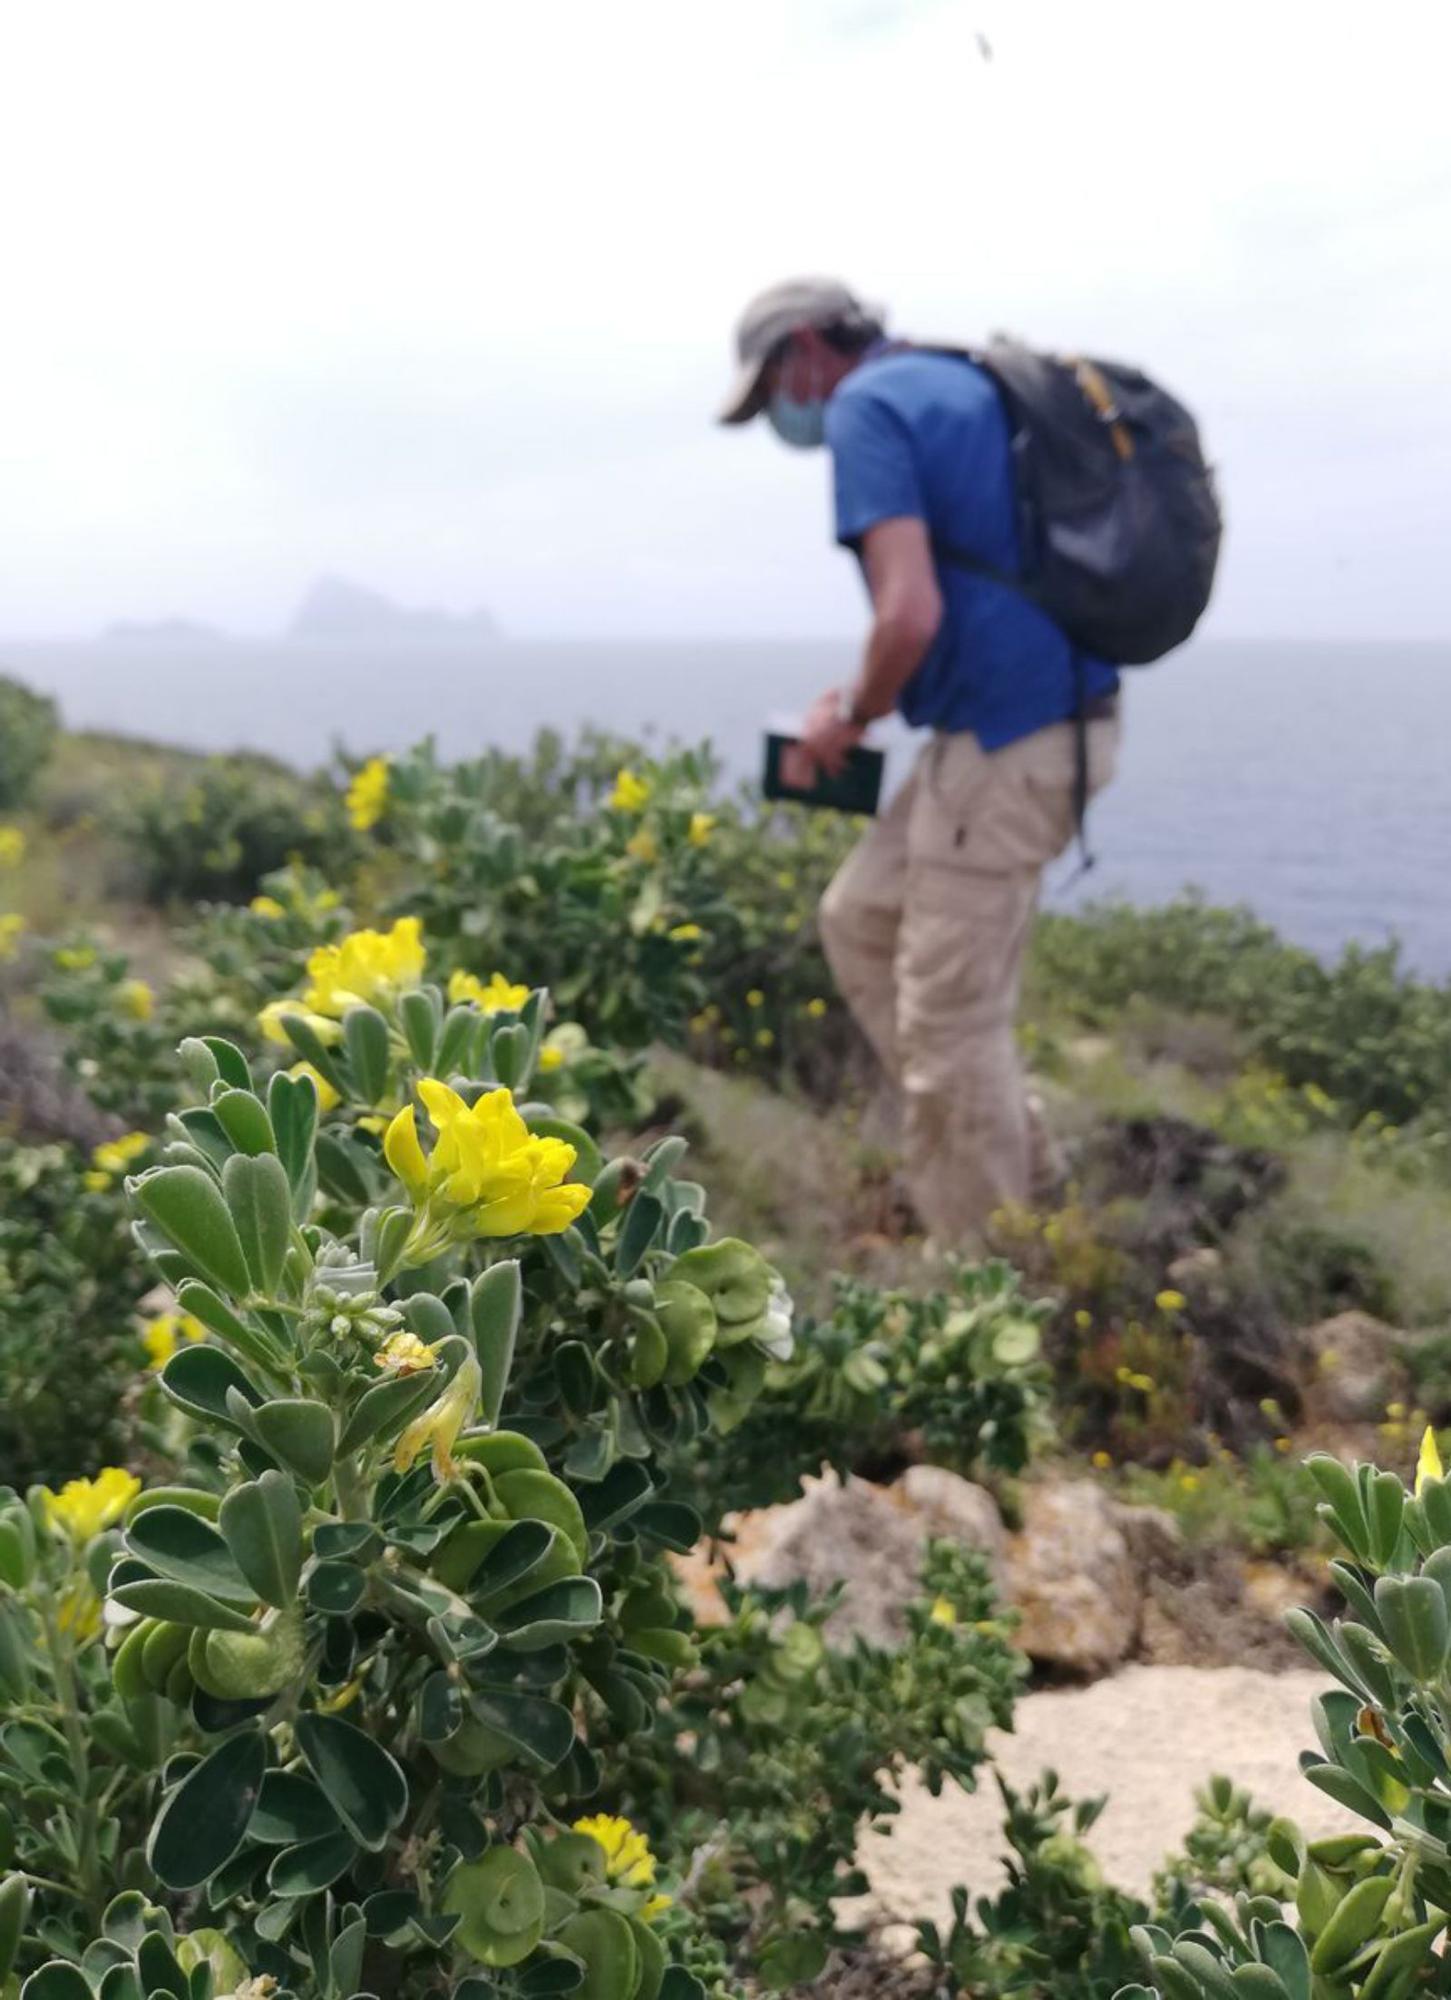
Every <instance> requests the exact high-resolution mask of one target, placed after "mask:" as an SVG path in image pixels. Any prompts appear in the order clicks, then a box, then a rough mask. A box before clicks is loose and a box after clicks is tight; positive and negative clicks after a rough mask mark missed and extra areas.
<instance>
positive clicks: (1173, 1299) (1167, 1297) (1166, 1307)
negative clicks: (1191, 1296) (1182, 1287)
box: [1154, 1291, 1189, 1313]
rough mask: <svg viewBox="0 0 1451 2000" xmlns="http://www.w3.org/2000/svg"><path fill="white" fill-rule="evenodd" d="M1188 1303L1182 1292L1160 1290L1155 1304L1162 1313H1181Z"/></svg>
mask: <svg viewBox="0 0 1451 2000" xmlns="http://www.w3.org/2000/svg"><path fill="white" fill-rule="evenodd" d="M1188 1303H1189V1301H1188V1300H1187V1299H1186V1298H1185V1296H1184V1294H1183V1293H1182V1292H1173V1291H1165V1292H1160V1293H1158V1294H1157V1296H1156V1297H1155V1299H1154V1304H1155V1305H1156V1306H1157V1307H1158V1308H1159V1311H1160V1312H1161V1313H1181V1312H1183V1310H1184V1308H1185V1306H1186V1305H1188Z"/></svg>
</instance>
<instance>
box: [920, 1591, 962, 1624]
mask: <svg viewBox="0 0 1451 2000" xmlns="http://www.w3.org/2000/svg"><path fill="white" fill-rule="evenodd" d="M927 1615H928V1617H929V1618H930V1619H931V1620H932V1623H933V1624H934V1625H955V1624H956V1623H957V1613H956V1611H955V1610H954V1609H953V1607H952V1605H951V1604H949V1603H948V1601H947V1599H946V1598H945V1597H938V1598H934V1599H933V1603H932V1609H931V1611H930V1612H929V1613H928V1614H927Z"/></svg>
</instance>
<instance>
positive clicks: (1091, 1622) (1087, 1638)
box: [1008, 1479, 1143, 1674]
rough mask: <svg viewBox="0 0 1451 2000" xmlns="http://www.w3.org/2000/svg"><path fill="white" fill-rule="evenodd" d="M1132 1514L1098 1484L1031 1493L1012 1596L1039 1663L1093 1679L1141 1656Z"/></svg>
mask: <svg viewBox="0 0 1451 2000" xmlns="http://www.w3.org/2000/svg"><path fill="white" fill-rule="evenodd" d="M1125 1511H1129V1510H1124V1509H1121V1508H1118V1507H1116V1506H1115V1504H1114V1502H1113V1501H1112V1500H1111V1499H1110V1497H1109V1496H1108V1495H1107V1494H1106V1493H1105V1492H1104V1491H1103V1489H1102V1488H1101V1487H1099V1486H1096V1485H1095V1484H1094V1483H1093V1481H1092V1480H1087V1479H1074V1480H1065V1481H1062V1482H1060V1483H1057V1484H1050V1485H1043V1486H1033V1487H1030V1488H1029V1489H1028V1491H1027V1493H1026V1494H1025V1496H1024V1508H1023V1527H1022V1532H1021V1533H1019V1534H1017V1535H1014V1536H1013V1537H1012V1539H1011V1540H1010V1542H1009V1544H1008V1596H1009V1599H1010V1601H1011V1602H1012V1603H1013V1604H1014V1605H1015V1606H1016V1608H1017V1610H1018V1613H1019V1616H1020V1620H1021V1622H1020V1624H1019V1627H1018V1631H1017V1643H1018V1644H1019V1645H1020V1646H1021V1647H1022V1648H1023V1651H1024V1652H1025V1653H1027V1654H1028V1655H1029V1657H1030V1658H1031V1659H1034V1660H1039V1661H1042V1662H1044V1663H1046V1664H1049V1665H1052V1666H1057V1667H1066V1668H1069V1669H1071V1670H1072V1671H1073V1672H1075V1673H1084V1674H1093V1673H1103V1672H1105V1671H1107V1670H1108V1669H1109V1668H1110V1667H1115V1666H1117V1665H1118V1664H1119V1662H1120V1661H1121V1660H1124V1659H1126V1658H1127V1657H1128V1655H1129V1653H1130V1652H1131V1651H1132V1650H1133V1647H1134V1643H1135V1641H1136V1639H1137V1637H1138V1631H1139V1621H1140V1617H1141V1614H1142V1609H1143V1585H1142V1575H1141V1571H1140V1567H1139V1563H1138V1561H1137V1559H1136V1557H1135V1555H1134V1552H1133V1550H1132V1548H1131V1547H1130V1542H1129V1535H1128V1534H1127V1533H1126V1532H1125V1529H1124V1526H1123V1522H1122V1518H1121V1516H1122V1514H1123V1513H1124V1512H1125ZM1133 1511H1135V1512H1137V1511H1139V1510H1133ZM1135 1532H1141V1527H1140V1526H1139V1525H1138V1524H1136V1526H1135Z"/></svg>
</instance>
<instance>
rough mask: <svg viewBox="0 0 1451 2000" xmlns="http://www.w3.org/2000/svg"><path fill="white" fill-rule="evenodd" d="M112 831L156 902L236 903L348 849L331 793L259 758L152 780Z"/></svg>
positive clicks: (219, 762)
mask: <svg viewBox="0 0 1451 2000" xmlns="http://www.w3.org/2000/svg"><path fill="white" fill-rule="evenodd" d="M118 831H119V833H120V835H121V837H122V839H123V840H124V841H125V842H126V843H127V845H128V846H129V847H130V848H131V849H132V851H133V852H134V854H135V856H136V860H137V863H138V865H139V868H140V872H141V878H142V885H143V888H144V892H145V894H146V895H147V896H148V897H149V899H150V900H151V901H152V902H155V903H170V902H201V901H206V900H214V901H226V902H238V901H241V900H243V899H245V898H246V897H248V896H251V895H252V894H253V893H254V892H255V891H256V890H257V888H258V886H259V884H260V883H261V881H262V878H263V876H265V875H268V874H270V873H272V871H273V870H274V869H278V868H281V867H282V866H283V865H284V864H285V863H287V862H289V861H292V860H294V859H297V860H300V861H302V862H304V863H306V862H321V861H324V860H330V859H335V858H336V857H337V856H338V854H339V853H340V852H343V853H345V852H346V851H347V850H346V842H347V833H346V820H345V817H344V813H343V809H342V803H341V800H340V798H339V796H338V794H337V793H336V792H335V791H334V790H333V789H332V787H331V786H329V785H322V784H318V783H315V782H309V781H304V780H302V779H300V778H297V777H295V776H294V775H293V774H292V773H291V772H290V771H288V770H287V769H286V768H285V767H284V766H282V765H280V764H276V763H274V762H273V761H272V760H271V759H270V758H266V757H257V756H236V757H211V758H208V759H207V760H206V762H205V763H203V764H202V765H200V766H199V767H198V768H197V770H196V771H195V773H194V774H192V775H187V776H183V775H181V774H177V775H176V776H173V777H170V778H167V779H163V780H160V781H158V782H157V783H155V784H153V785H152V786H151V787H150V788H149V789H147V790H146V791H144V792H142V793H141V794H140V795H139V796H138V797H137V798H135V799H134V800H133V801H132V802H130V804H129V805H127V806H125V807H123V808H122V809H121V812H120V814H119V822H118Z"/></svg>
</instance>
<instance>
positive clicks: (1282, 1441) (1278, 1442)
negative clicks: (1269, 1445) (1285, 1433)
mask: <svg viewBox="0 0 1451 2000" xmlns="http://www.w3.org/2000/svg"><path fill="white" fill-rule="evenodd" d="M1290 1448H1291V1447H1290V1440H1289V1439H1288V1438H1276V1439H1275V1450H1276V1451H1289V1450H1290Z"/></svg>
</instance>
